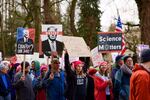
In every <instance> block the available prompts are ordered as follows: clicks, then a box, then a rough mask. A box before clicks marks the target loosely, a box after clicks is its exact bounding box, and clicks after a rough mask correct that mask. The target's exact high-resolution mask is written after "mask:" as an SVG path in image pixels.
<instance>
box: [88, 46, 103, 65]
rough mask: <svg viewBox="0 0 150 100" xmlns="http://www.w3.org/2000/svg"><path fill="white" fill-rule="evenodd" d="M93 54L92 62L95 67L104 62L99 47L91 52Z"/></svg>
mask: <svg viewBox="0 0 150 100" xmlns="http://www.w3.org/2000/svg"><path fill="white" fill-rule="evenodd" d="M91 54H92V57H91V58H92V62H93V66H94V67H95V66H98V65H99V63H100V62H102V61H104V60H103V56H102V54H101V53H100V52H98V47H95V48H94V49H92V50H91Z"/></svg>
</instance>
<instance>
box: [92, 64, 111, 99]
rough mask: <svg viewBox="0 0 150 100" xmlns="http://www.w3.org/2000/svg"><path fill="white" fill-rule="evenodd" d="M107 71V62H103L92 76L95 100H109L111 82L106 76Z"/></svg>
mask: <svg viewBox="0 0 150 100" xmlns="http://www.w3.org/2000/svg"><path fill="white" fill-rule="evenodd" d="M107 69H108V66H107V62H106V61H103V62H101V63H100V65H99V71H97V72H96V74H95V76H93V78H94V82H95V100H111V95H112V94H111V92H110V89H111V88H110V87H111V86H112V82H111V80H110V79H109V78H108V77H107V75H106V74H107V73H106V72H107Z"/></svg>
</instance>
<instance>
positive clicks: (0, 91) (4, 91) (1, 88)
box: [0, 72, 11, 96]
mask: <svg viewBox="0 0 150 100" xmlns="http://www.w3.org/2000/svg"><path fill="white" fill-rule="evenodd" d="M3 75H5V77H6V81H7V86H8V88H6V87H5V84H4V82H3V79H2V76H3ZM10 91H11V82H10V79H9V77H8V75H7V74H3V73H1V72H0V96H7V95H8V94H9V93H10Z"/></svg>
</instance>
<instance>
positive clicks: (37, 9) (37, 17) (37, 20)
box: [32, 0, 41, 51]
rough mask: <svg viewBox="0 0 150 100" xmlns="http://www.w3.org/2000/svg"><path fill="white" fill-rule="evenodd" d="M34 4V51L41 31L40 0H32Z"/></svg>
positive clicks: (37, 45)
mask: <svg viewBox="0 0 150 100" xmlns="http://www.w3.org/2000/svg"><path fill="white" fill-rule="evenodd" d="M32 2H33V4H34V14H33V19H34V26H35V30H36V31H35V43H34V44H35V51H38V49H39V37H40V33H41V1H40V0H33V1H32Z"/></svg>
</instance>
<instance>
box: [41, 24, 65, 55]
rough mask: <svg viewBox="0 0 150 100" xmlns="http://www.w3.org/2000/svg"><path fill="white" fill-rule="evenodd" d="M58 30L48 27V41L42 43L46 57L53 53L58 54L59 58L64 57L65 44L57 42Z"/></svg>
mask: <svg viewBox="0 0 150 100" xmlns="http://www.w3.org/2000/svg"><path fill="white" fill-rule="evenodd" d="M57 33H58V32H57V28H55V27H52V26H51V27H48V28H47V32H46V35H47V37H48V39H47V40H45V41H42V51H43V53H44V54H45V55H46V56H50V55H51V52H57V53H58V55H59V56H61V55H62V51H63V48H64V44H63V43H62V42H60V41H57V40H56V38H57Z"/></svg>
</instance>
